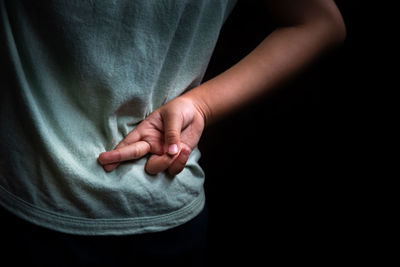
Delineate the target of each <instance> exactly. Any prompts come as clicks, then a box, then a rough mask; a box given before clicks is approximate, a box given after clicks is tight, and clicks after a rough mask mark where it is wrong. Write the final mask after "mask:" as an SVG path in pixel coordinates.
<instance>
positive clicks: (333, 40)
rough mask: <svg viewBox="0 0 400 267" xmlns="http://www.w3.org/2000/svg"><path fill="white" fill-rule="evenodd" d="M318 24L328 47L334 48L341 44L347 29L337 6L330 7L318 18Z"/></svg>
mask: <svg viewBox="0 0 400 267" xmlns="http://www.w3.org/2000/svg"><path fill="white" fill-rule="evenodd" d="M327 13H328V12H327ZM320 25H321V27H322V31H323V32H324V35H325V36H326V40H327V43H328V46H329V47H333V48H334V47H337V46H340V45H342V44H343V42H344V41H345V39H346V36H347V29H346V24H345V22H344V20H343V17H342V14H341V13H340V11H339V9H338V8H337V7H335V8H332V9H331V10H330V12H329V13H328V14H326V16H325V17H324V18H320Z"/></svg>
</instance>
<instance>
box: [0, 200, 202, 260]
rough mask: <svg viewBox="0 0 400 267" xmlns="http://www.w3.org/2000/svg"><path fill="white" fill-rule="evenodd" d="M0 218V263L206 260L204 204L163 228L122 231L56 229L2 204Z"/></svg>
mask: <svg viewBox="0 0 400 267" xmlns="http://www.w3.org/2000/svg"><path fill="white" fill-rule="evenodd" d="M0 220H1V221H0V222H1V227H0V233H1V236H0V240H1V241H0V243H1V250H0V256H1V260H2V263H4V264H5V265H3V264H2V266H16V264H23V265H22V266H44V265H53V266H99V265H101V266H206V254H207V253H206V243H207V240H206V236H207V209H206V208H205V209H204V210H203V211H202V212H201V213H200V214H199V215H198V216H197V217H195V218H194V219H193V220H191V221H189V222H187V223H185V224H183V225H181V226H178V227H175V228H172V229H169V230H167V231H163V232H158V233H147V234H140V235H125V236H79V235H70V234H65V233H60V232H56V231H52V230H49V229H45V228H42V227H39V226H36V225H33V224H31V223H29V222H26V221H24V220H21V219H19V218H17V217H15V216H14V215H13V214H11V213H9V212H8V211H6V210H4V209H3V208H0ZM7 262H8V263H7Z"/></svg>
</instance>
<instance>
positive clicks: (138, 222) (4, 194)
mask: <svg viewBox="0 0 400 267" xmlns="http://www.w3.org/2000/svg"><path fill="white" fill-rule="evenodd" d="M204 204H205V194H204V190H202V191H201V192H200V194H199V195H198V196H197V197H196V198H195V199H194V200H193V201H192V202H190V203H189V204H187V205H185V206H184V207H183V208H181V209H179V210H176V211H173V212H171V213H167V214H161V215H157V216H148V217H139V218H114V219H111V218H110V219H108V218H107V219H103V218H101V219H90V218H81V217H74V216H68V215H63V214H59V213H56V212H52V211H48V210H45V209H43V208H40V207H37V206H34V205H32V204H30V203H28V202H26V201H24V200H22V199H21V198H19V197H17V196H15V195H13V194H12V193H10V192H8V191H7V190H5V189H4V188H3V187H2V186H0V205H1V206H2V207H3V208H5V209H7V210H8V211H10V212H11V213H13V214H15V215H16V216H18V217H20V218H21V219H24V220H26V221H29V222H31V223H33V224H36V225H39V226H42V227H45V228H49V229H51V230H55V231H59V232H64V233H68V234H77V235H128V234H142V233H148V232H159V231H164V230H167V229H170V228H173V227H176V226H178V225H181V224H183V223H185V222H187V221H189V220H191V219H192V218H194V217H195V216H196V215H198V214H199V213H200V212H201V210H202V209H203V208H204Z"/></svg>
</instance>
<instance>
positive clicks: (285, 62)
mask: <svg viewBox="0 0 400 267" xmlns="http://www.w3.org/2000/svg"><path fill="white" fill-rule="evenodd" d="M266 4H267V6H268V8H269V9H270V10H271V12H272V13H274V14H275V16H276V18H277V19H278V22H279V23H280V25H282V26H281V27H280V28H278V29H276V30H275V31H273V32H272V33H271V34H270V35H269V36H267V37H266V38H265V39H264V40H263V41H262V42H261V43H260V44H259V46H258V47H257V48H255V49H254V50H253V51H252V52H251V53H250V54H249V55H248V56H246V57H245V58H243V59H242V60H241V61H240V62H239V63H237V64H236V65H234V66H233V67H232V68H230V69H228V70H227V71H225V72H224V73H222V74H221V75H219V76H217V77H215V78H213V79H211V80H209V81H207V82H206V83H204V84H202V85H201V86H199V87H197V88H195V89H193V90H192V91H190V92H188V93H187V94H185V95H184V97H188V98H191V99H192V100H193V101H195V102H196V103H197V104H198V106H199V109H200V111H201V112H202V113H203V114H204V117H205V119H206V122H207V123H209V122H212V121H214V120H215V119H217V118H219V117H221V116H223V115H224V114H226V113H227V112H229V111H232V110H235V109H237V108H238V107H240V106H242V105H243V104H246V103H247V102H249V101H251V100H252V99H254V98H256V97H257V96H259V95H261V94H263V93H265V92H266V91H268V90H271V89H272V88H274V87H275V86H276V85H278V84H279V83H281V82H283V81H284V80H286V79H288V78H290V77H292V76H293V75H294V74H296V73H297V72H298V71H299V70H301V69H302V68H304V67H305V66H306V65H308V64H309V63H310V62H312V61H313V59H315V58H316V57H317V56H319V55H320V54H321V53H323V52H325V51H326V50H328V49H330V48H332V47H334V46H335V45H337V44H339V43H341V42H342V41H343V40H344V38H345V34H346V30H345V26H344V22H343V20H342V16H341V14H340V12H339V10H338V9H337V7H336V5H335V3H334V2H333V1H331V0H279V1H266ZM221 100H223V101H221Z"/></svg>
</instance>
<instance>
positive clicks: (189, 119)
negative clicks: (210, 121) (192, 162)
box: [98, 96, 205, 175]
mask: <svg viewBox="0 0 400 267" xmlns="http://www.w3.org/2000/svg"><path fill="white" fill-rule="evenodd" d="M204 124H205V117H204V113H203V112H202V111H201V109H200V107H199V105H196V103H195V101H193V100H192V99H191V98H188V97H183V96H181V97H178V98H175V99H174V100H172V101H170V102H168V103H166V104H165V105H163V106H161V107H160V108H158V109H157V110H155V111H154V112H152V113H151V114H150V115H149V116H148V117H147V118H146V119H145V120H143V121H142V122H141V123H140V124H139V125H138V126H137V127H136V128H135V129H134V130H132V131H131V132H130V133H129V134H128V135H127V136H126V137H125V138H124V139H123V140H122V141H121V142H120V143H119V144H118V145H117V146H116V147H115V149H114V150H111V151H108V152H103V153H101V154H100V155H99V158H98V162H99V163H100V164H101V165H103V168H104V170H105V171H107V172H110V171H113V170H114V169H115V168H116V167H117V166H118V165H119V163H120V162H123V161H127V160H132V159H138V158H141V157H143V156H145V155H146V154H147V153H151V154H152V155H151V156H150V158H149V159H148V161H147V163H146V166H145V170H146V171H147V172H148V173H149V174H157V173H159V172H162V171H164V170H166V169H168V172H169V173H170V174H171V175H176V174H178V173H179V172H181V171H182V170H183V168H184V167H185V165H186V162H187V160H188V158H189V155H190V153H191V152H192V150H193V149H194V148H195V147H196V145H197V144H198V142H199V140H200V136H201V134H202V132H203V129H204Z"/></svg>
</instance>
